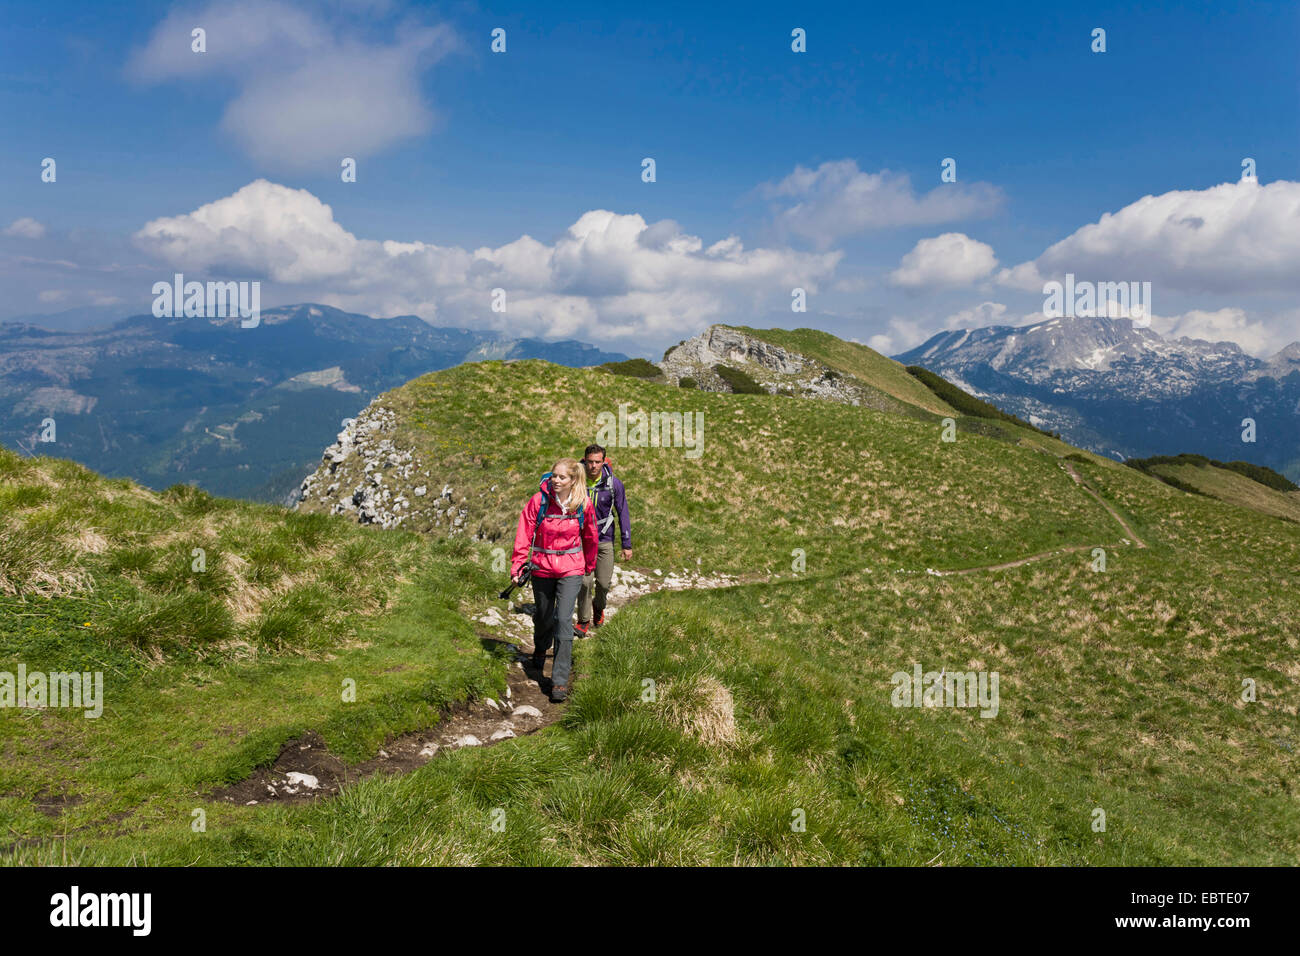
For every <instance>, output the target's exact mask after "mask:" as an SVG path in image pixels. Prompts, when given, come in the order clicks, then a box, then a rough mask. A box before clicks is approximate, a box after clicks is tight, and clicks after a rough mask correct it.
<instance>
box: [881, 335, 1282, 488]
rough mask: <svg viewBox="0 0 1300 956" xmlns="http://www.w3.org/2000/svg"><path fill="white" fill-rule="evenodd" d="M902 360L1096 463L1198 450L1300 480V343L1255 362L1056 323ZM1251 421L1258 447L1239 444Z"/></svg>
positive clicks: (932, 342)
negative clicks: (1089, 454) (1096, 458)
mask: <svg viewBox="0 0 1300 956" xmlns="http://www.w3.org/2000/svg"><path fill="white" fill-rule="evenodd" d="M893 358H895V359H897V360H898V361H899V362H902V363H903V364H905V365H920V366H922V367H923V368H927V369H929V370H930V371H932V372H935V373H936V374H938V375H942V376H943V377H944V378H946V379H948V380H949V381H951V382H952V383H953V384H955V385H958V386H960V387H961V388H963V389H965V390H967V391H969V392H971V393H972V394H974V395H976V396H978V397H980V398H983V399H985V400H986V401H989V402H992V403H993V404H995V405H997V406H998V407H999V408H1001V409H1003V410H1004V411H1007V412H1011V413H1012V414H1015V415H1018V416H1020V417H1021V418H1023V419H1025V420H1026V421H1029V422H1031V423H1033V424H1034V425H1037V426H1038V427H1040V428H1045V429H1048V430H1051V431H1059V432H1060V433H1061V437H1062V438H1063V439H1064V440H1066V441H1068V442H1069V443H1071V444H1073V445H1077V446H1079V447H1081V448H1086V449H1088V450H1089V451H1093V452H1096V453H1097V454H1103V455H1108V456H1110V457H1112V458H1116V459H1119V460H1123V459H1126V458H1130V457H1146V456H1151V455H1175V454H1180V453H1184V452H1191V453H1196V454H1201V455H1205V456H1208V457H1210V458H1215V459H1220V460H1224V461H1238V460H1240V461H1249V462H1252V463H1254V464H1258V465H1266V466H1268V467H1270V468H1272V469H1274V470H1275V471H1278V472H1280V473H1281V474H1284V475H1286V476H1287V477H1288V478H1290V479H1291V480H1293V481H1300V342H1294V343H1292V344H1291V345H1288V346H1287V347H1286V348H1284V349H1282V350H1281V351H1280V352H1278V353H1276V354H1275V355H1273V356H1271V357H1269V358H1267V359H1258V358H1255V357H1254V356H1252V355H1249V354H1247V353H1246V352H1243V351H1242V350H1241V348H1240V347H1239V346H1237V345H1235V344H1234V343H1232V342H1206V341H1204V340H1202V339H1191V338H1187V337H1185V336H1184V337H1182V338H1178V339H1166V338H1164V337H1162V336H1161V335H1159V334H1158V333H1156V332H1153V331H1151V330H1150V329H1147V328H1136V327H1134V325H1133V323H1132V322H1131V321H1130V320H1128V319H1110V318H1055V319H1047V320H1044V321H1043V322H1039V323H1036V324H1034V325H1030V326H1022V327H1018V328H1016V327H1011V326H1001V325H997V326H988V327H986V328H982V329H968V330H965V331H953V332H942V333H940V334H938V335H935V336H932V337H931V338H930V339H928V340H927V341H925V342H924V343H922V344H921V345H919V346H917V347H916V348H914V349H912V350H910V351H908V352H904V353H902V354H900V355H895V356H893ZM1247 418H1249V419H1253V420H1254V422H1255V441H1254V442H1253V443H1250V442H1245V441H1243V440H1242V433H1243V427H1242V420H1243V419H1247Z"/></svg>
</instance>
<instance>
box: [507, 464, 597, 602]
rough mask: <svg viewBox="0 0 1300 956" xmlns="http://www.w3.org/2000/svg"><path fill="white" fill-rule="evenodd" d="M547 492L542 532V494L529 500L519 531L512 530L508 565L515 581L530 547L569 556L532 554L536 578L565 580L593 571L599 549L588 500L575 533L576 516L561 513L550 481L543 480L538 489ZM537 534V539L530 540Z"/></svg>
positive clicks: (594, 513) (537, 552) (535, 552)
mask: <svg viewBox="0 0 1300 956" xmlns="http://www.w3.org/2000/svg"><path fill="white" fill-rule="evenodd" d="M538 487H539V488H540V489H542V490H544V491H545V492H546V498H547V501H548V507H547V514H546V517H545V518H543V519H542V527H541V530H538V529H537V512H538V511H539V510H540V509H541V506H542V491H538V492H537V494H535V495H533V496H532V497H531V498H529V499H528V504H526V505H524V510H523V511H521V512H520V513H519V527H518V528H517V529H516V530H515V553H514V558H513V560H512V562H511V564H510V576H511V577H512V578H514V577H518V576H519V572H521V571H522V570H523V569H524V562H526V561H527V560H528V552H529V549H530V546H532V545H536V547H537V548H539V549H540V548H546V549H548V550H550V551H569V549H571V548H578V549H579V550H577V551H572V552H570V553H569V554H545V553H543V552H542V551H540V550H537V551H533V574H534V575H535V576H537V577H539V578H567V577H570V576H572V575H575V574H582V575H587V574H591V573H592V572H593V571H595V570H596V553H597V549H598V547H599V545H598V542H597V538H598V537H599V529H598V528H597V527H596V509H595V508H594V507H593V506H592V503H591V499H590V498H588V499H587V507H586V511H585V512H584V514H583V518H582V532H581V534H579V532H578V513H577V512H576V511H571V512H569V513H568V514H562V513H561V512H560V503H559V502H558V501H556V500H555V495H554V493H552V491H551V481H550V479H549V478H547V479H546V480H544V481H543V482H542V483H541V484H540V485H539V486H538ZM534 532H536V535H537V538H536V540H534V539H533V534H534Z"/></svg>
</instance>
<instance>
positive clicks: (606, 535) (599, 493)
mask: <svg viewBox="0 0 1300 956" xmlns="http://www.w3.org/2000/svg"><path fill="white" fill-rule="evenodd" d="M591 493H592V495H593V496H594V497H595V499H596V526H597V527H599V528H600V540H601V541H613V540H614V509H615V508H617V509H618V527H619V530H620V531H621V532H622V536H623V547H624V549H627V550H631V548H632V521H631V519H630V518H628V516H627V493H626V492H624V490H623V482H621V481H619V480H618V479H617V478H615V477H614V472H613V470H612V469H611V468H610V467H609V465H608V464H606V465H605V466H604V467H603V468H601V470H600V478H599V479H598V480H597V481H596V487H595V488H593V489H592V492H591Z"/></svg>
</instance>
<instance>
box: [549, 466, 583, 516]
mask: <svg viewBox="0 0 1300 956" xmlns="http://www.w3.org/2000/svg"><path fill="white" fill-rule="evenodd" d="M561 469H563V471H564V474H566V475H568V476H569V478H570V479H572V481H573V490H572V491H570V492H569V500H568V501H565V502H562V504H563V505H564V509H565V510H566V511H579V512H580V511H583V510H585V509H586V507H587V473H586V471H585V470H584V469H583V467H582V465H580V464H579V463H578V459H576V458H561V459H560V460H559V461H557V462H556V463H555V465H554V466H553V467H552V468H551V471H552V472H553V473H554V472H558V471H560V470H561Z"/></svg>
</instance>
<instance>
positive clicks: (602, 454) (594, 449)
mask: <svg viewBox="0 0 1300 956" xmlns="http://www.w3.org/2000/svg"><path fill="white" fill-rule="evenodd" d="M596 452H600V457H601V458H608V457H609V456H608V455H606V454H605V449H603V448H601V447H600V446H599V445H588V446H587V448H586V450H585V451H584V452H583V453H582V457H583V458H590V457H591V456H592V455H594V454H595V453H596Z"/></svg>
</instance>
